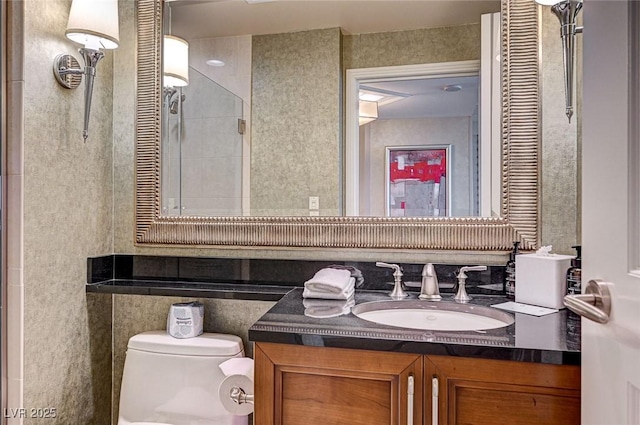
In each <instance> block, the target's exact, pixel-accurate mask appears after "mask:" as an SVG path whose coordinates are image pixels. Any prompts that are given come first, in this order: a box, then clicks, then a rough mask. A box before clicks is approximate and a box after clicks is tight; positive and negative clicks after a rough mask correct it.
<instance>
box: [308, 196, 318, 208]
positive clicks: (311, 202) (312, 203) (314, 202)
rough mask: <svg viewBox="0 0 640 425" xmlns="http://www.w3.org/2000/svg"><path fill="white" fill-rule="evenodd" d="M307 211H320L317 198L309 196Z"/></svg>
mask: <svg viewBox="0 0 640 425" xmlns="http://www.w3.org/2000/svg"><path fill="white" fill-rule="evenodd" d="M309 209H310V210H319V209H320V197H319V196H309Z"/></svg>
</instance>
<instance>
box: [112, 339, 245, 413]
mask: <svg viewBox="0 0 640 425" xmlns="http://www.w3.org/2000/svg"><path fill="white" fill-rule="evenodd" d="M232 357H244V350H243V346H242V340H241V339H240V338H239V337H237V336H235V335H225V334H214V333H204V334H202V335H200V336H197V337H195V338H187V339H177V338H174V337H172V336H170V335H168V334H167V333H166V332H165V331H151V332H144V333H141V334H138V335H135V336H133V337H131V339H129V344H128V346H127V355H126V359H125V363H124V373H123V375H122V387H121V391H120V412H119V416H118V425H247V424H248V417H247V416H234V415H232V414H230V413H228V412H227V411H226V410H225V409H224V407H223V406H222V403H221V402H220V398H219V396H218V387H219V386H220V383H221V382H222V380H223V379H224V378H225V376H224V374H223V373H222V371H221V370H220V368H219V367H218V365H220V363H222V362H224V361H226V360H228V359H230V358H232Z"/></svg>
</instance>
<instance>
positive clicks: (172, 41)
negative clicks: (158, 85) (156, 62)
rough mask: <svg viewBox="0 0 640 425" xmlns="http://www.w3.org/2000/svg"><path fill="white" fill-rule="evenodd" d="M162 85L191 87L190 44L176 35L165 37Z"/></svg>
mask: <svg viewBox="0 0 640 425" xmlns="http://www.w3.org/2000/svg"><path fill="white" fill-rule="evenodd" d="M162 66H163V69H162V85H163V86H164V87H184V86H187V85H189V43H188V42H187V40H184V39H182V38H180V37H176V36H175V35H165V36H164V38H163V46H162Z"/></svg>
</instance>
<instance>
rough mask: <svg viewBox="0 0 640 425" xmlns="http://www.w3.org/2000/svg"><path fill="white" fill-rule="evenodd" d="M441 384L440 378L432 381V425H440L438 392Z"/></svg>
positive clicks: (434, 378)
mask: <svg viewBox="0 0 640 425" xmlns="http://www.w3.org/2000/svg"><path fill="white" fill-rule="evenodd" d="M439 387H440V384H439V383H438V378H437V377H435V376H434V377H433V378H432V379H431V425H438V392H439Z"/></svg>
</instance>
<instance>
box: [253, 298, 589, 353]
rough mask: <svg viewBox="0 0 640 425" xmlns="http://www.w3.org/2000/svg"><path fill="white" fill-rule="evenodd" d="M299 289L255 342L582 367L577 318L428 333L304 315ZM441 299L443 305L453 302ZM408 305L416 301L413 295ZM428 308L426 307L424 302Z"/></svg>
mask: <svg viewBox="0 0 640 425" xmlns="http://www.w3.org/2000/svg"><path fill="white" fill-rule="evenodd" d="M302 290H303V289H302V288H296V289H293V290H291V292H289V293H288V294H287V295H285V296H284V297H283V298H282V299H281V300H280V301H278V303H276V305H275V306H274V307H273V308H271V309H270V310H269V311H268V312H267V313H266V314H265V315H264V316H262V317H261V318H260V319H259V320H258V321H257V322H256V323H254V324H253V326H252V327H251V328H250V329H249V339H250V340H251V341H254V342H274V343H284V344H296V345H307V346H320V347H323V346H324V347H342V348H355V349H367V350H378V351H395V352H405V353H417V354H432V355H451V356H460V357H477V358H486V359H501V360H515V361H523V362H535V363H548V364H569V365H579V364H580V318H579V317H578V316H576V315H575V314H573V313H571V312H569V311H567V310H560V311H559V312H557V313H553V314H550V315H546V316H542V317H536V316H531V315H526V314H521V313H511V312H507V313H508V314H510V315H512V316H513V317H514V319H515V322H514V323H513V324H512V325H509V326H507V327H504V328H499V329H489V330H486V331H428V330H418V329H406V328H399V327H392V326H386V325H380V324H377V323H373V322H369V321H366V320H363V319H360V318H358V317H356V316H355V315H354V314H352V313H350V312H349V313H347V314H344V315H342V316H338V317H330V318H321V319H319V318H313V317H309V316H306V315H305V307H304V305H303V298H302ZM387 294H388V292H383V291H362V290H358V291H356V297H355V303H356V305H357V304H361V303H364V302H369V301H379V300H390V298H389V296H388V295H387ZM451 297H452V294H443V301H452V299H451ZM409 299H416V294H415V293H414V294H411V295H410V298H409ZM505 301H507V300H506V298H504V297H502V296H492V295H476V296H474V297H473V300H472V301H471V302H470V304H478V305H484V306H490V305H492V304H497V303H501V302H505ZM424 302H428V301H424Z"/></svg>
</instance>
